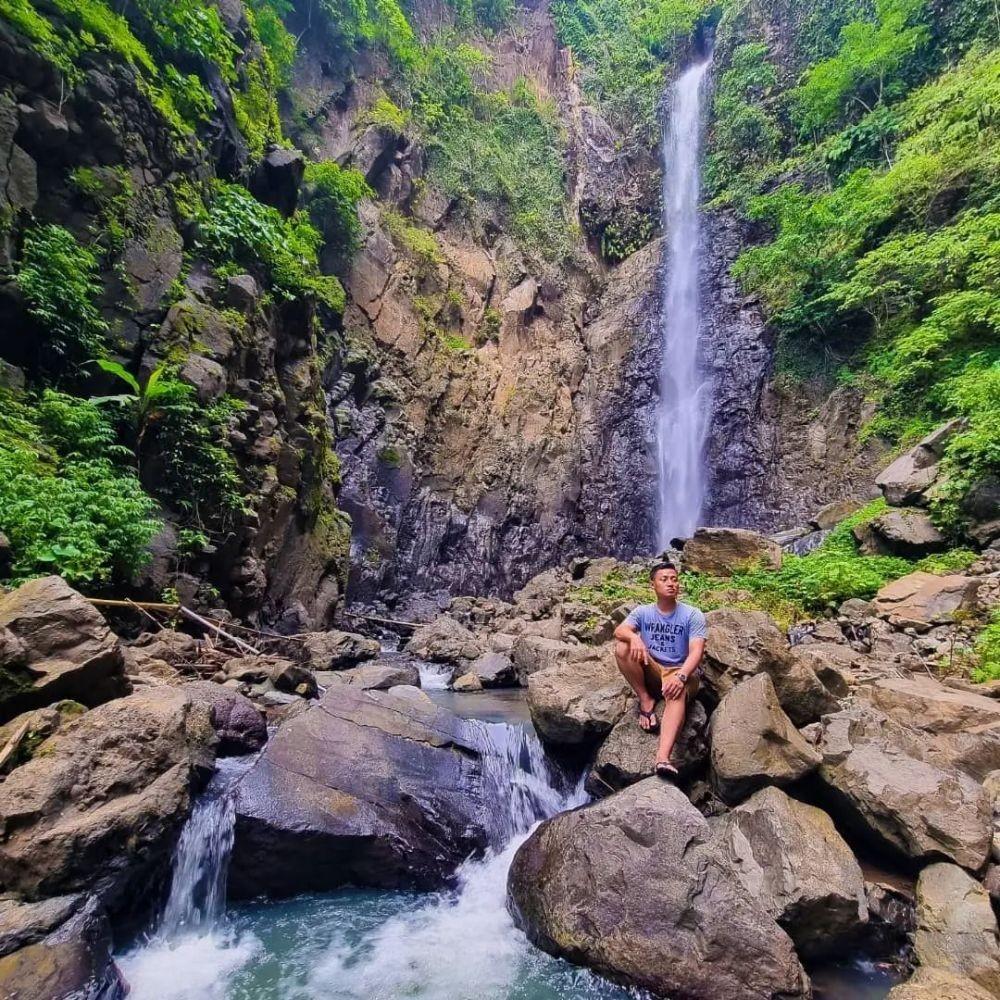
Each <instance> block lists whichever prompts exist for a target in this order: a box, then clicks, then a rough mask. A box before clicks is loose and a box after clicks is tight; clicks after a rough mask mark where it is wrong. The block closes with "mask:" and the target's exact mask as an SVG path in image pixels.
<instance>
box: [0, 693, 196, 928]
mask: <svg viewBox="0 0 1000 1000" xmlns="http://www.w3.org/2000/svg"><path fill="white" fill-rule="evenodd" d="M214 742H215V733H214V731H213V729H212V724H211V720H210V712H209V709H208V707H207V706H206V705H204V704H201V703H199V702H195V701H193V700H192V699H191V698H190V696H189V695H186V694H184V693H183V692H182V691H180V690H178V689H176V688H149V689H147V690H144V691H141V692H139V693H136V694H133V695H130V696H129V697H127V698H119V699H116V700H115V701H112V702H109V703H108V704H106V705H101V706H99V707H97V708H94V709H91V710H90V711H89V712H87V713H86V714H84V715H82V716H80V718H79V719H77V720H76V721H75V722H74V723H72V724H71V725H69V726H67V727H66V728H65V729H64V730H62V731H60V732H58V733H56V735H55V736H52V737H50V739H49V740H48V741H46V742H45V743H43V744H42V746H41V747H40V748H39V750H38V752H37V753H36V755H35V756H34V757H33V758H32V759H31V760H30V761H28V762H27V763H26V764H23V765H22V766H21V767H19V768H17V769H16V770H15V771H13V772H12V773H11V774H10V775H9V776H8V777H7V779H6V780H5V781H4V782H3V784H2V785H0V888H2V889H4V890H8V891H11V890H12V891H15V892H20V893H24V894H25V895H27V896H28V897H31V898H37V897H41V896H48V895H56V894H59V893H67V892H77V891H80V890H84V889H85V890H87V891H89V892H92V893H95V894H97V895H99V896H101V897H102V898H103V899H104V900H105V901H106V903H107V905H108V906H109V908H112V909H118V908H120V907H121V906H123V905H127V904H129V903H135V902H138V897H139V896H140V895H141V894H140V893H138V892H137V890H138V887H140V886H142V885H143V884H144V880H145V879H148V878H150V876H151V874H152V873H154V872H156V871H162V870H163V868H164V866H166V865H167V864H169V861H170V850H171V848H172V845H173V841H174V838H175V837H176V835H177V832H178V831H179V829H180V827H181V825H182V824H183V822H184V820H185V818H186V816H187V811H188V808H189V805H190V791H191V787H192V784H193V783H194V782H195V781H196V780H197V779H198V777H199V776H203V775H205V774H206V773H207V771H208V769H209V768H210V767H211V765H212V761H213V750H212V747H213V745H214Z"/></svg>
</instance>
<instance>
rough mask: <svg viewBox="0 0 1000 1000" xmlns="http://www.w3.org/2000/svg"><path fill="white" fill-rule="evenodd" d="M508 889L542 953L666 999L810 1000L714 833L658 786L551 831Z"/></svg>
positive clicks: (529, 851)
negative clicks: (713, 838) (714, 840)
mask: <svg viewBox="0 0 1000 1000" xmlns="http://www.w3.org/2000/svg"><path fill="white" fill-rule="evenodd" d="M507 887H508V896H509V900H510V904H511V907H512V909H513V912H514V915H515V919H516V920H517V922H518V924H519V925H520V926H521V927H522V928H523V929H524V931H525V933H526V934H527V935H528V937H529V938H530V939H531V940H532V941H533V942H534V943H535V944H536V945H538V946H539V947H540V948H542V949H544V950H545V951H547V952H549V953H550V954H553V955H559V956H562V957H564V958H566V959H568V960H569V961H571V962H574V963H576V964H581V965H586V966H588V967H590V968H592V969H594V970H595V971H597V972H598V973H600V974H602V975H606V976H609V977H610V978H613V979H615V980H617V981H621V982H624V983H626V984H628V985H630V986H636V987H639V988H640V989H645V990H649V991H650V992H651V993H653V994H655V995H657V996H673V997H684V998H687V1000H773V998H775V997H779V996H780V997H783V998H787V1000H791V998H793V997H807V996H809V995H810V991H809V985H808V979H807V978H806V976H805V973H804V972H803V970H802V967H801V965H800V964H799V961H798V958H797V957H796V955H795V950H794V948H793V946H792V942H791V940H790V939H789V938H788V936H787V935H786V934H785V932H784V931H782V930H781V928H779V927H778V925H777V924H776V923H775V922H774V920H773V919H772V918H771V916H770V914H769V913H768V912H767V909H766V908H765V906H764V905H762V904H761V902H760V901H758V900H757V899H755V898H754V897H753V895H751V893H749V892H748V891H747V890H746V889H745V888H744V886H743V885H742V884H741V883H740V882H739V880H738V879H737V878H736V877H735V876H734V875H733V873H732V872H731V870H730V869H729V867H728V866H727V865H726V864H725V863H724V862H723V860H722V859H721V857H720V855H719V853H718V851H717V849H716V847H715V846H714V845H713V844H712V843H711V830H710V827H709V825H708V821H707V820H706V819H705V818H704V817H703V816H702V815H701V814H700V813H699V812H698V810H697V809H695V808H694V806H693V805H691V803H690V802H689V801H688V800H687V798H686V797H685V796H684V794H683V792H681V791H680V790H679V789H678V788H676V787H674V786H673V785H670V784H668V783H666V782H663V781H661V780H660V779H658V778H647V779H646V780H645V781H641V782H639V783H638V784H636V785H632V786H631V787H630V788H627V789H625V790H624V791H621V792H618V793H617V794H616V795H612V796H610V797H609V798H606V799H602V800H601V801H600V802H598V803H597V804H596V805H592V806H589V807H587V808H585V809H579V810H576V811H574V812H567V813H562V814H560V815H558V816H556V817H555V818H553V819H550V820H547V821H546V822H545V823H543V824H542V825H541V826H540V827H539V828H538V829H537V830H536V831H535V832H534V833H533V834H532V835H531V836H530V837H529V838H528V839H527V840H526V841H525V843H524V844H522V845H521V847H520V848H519V849H518V852H517V854H516V855H515V856H514V861H513V863H512V865H511V868H510V873H509V876H508V882H507Z"/></svg>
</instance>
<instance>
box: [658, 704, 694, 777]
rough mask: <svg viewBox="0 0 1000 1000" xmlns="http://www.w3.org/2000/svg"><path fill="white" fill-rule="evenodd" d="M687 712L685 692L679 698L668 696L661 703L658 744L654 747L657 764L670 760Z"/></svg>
mask: <svg viewBox="0 0 1000 1000" xmlns="http://www.w3.org/2000/svg"><path fill="white" fill-rule="evenodd" d="M686 714H687V692H685V693H684V694H682V695H681V696H680V697H679V698H669V699H667V700H666V701H665V702H664V703H663V718H662V720H661V721H660V745H659V746H658V747H657V748H656V762H657V764H660V763H663V762H667V761H669V760H670V754H671V751H672V750H673V749H674V743H676V742H677V734H678V733H679V732H680V731H681V728H682V727H683V725H684V717H685V715H686Z"/></svg>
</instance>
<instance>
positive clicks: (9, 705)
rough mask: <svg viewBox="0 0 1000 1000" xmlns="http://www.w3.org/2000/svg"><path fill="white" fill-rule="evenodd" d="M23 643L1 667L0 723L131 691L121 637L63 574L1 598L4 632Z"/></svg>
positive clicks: (0, 618) (0, 617) (95, 702)
mask: <svg viewBox="0 0 1000 1000" xmlns="http://www.w3.org/2000/svg"><path fill="white" fill-rule="evenodd" d="M2 629H6V630H7V632H8V633H9V634H10V635H13V636H14V637H15V638H16V639H17V640H18V643H19V647H18V655H17V657H16V659H15V660H14V661H13V662H10V663H8V664H3V665H0V684H2V686H0V722H5V721H6V720H7V719H10V718H12V717H13V716H15V715H17V714H19V713H20V712H25V711H28V710H29V709H32V708H41V707H43V706H45V705H50V704H52V702H54V701H59V700H60V699H63V698H69V699H72V700H73V701H79V702H81V703H83V704H84V705H87V706H89V707H93V706H94V705H100V704H102V703H103V702H105V701H109V700H110V699H112V698H117V697H119V696H121V695H124V694H128V691H129V686H128V681H127V680H126V678H125V673H124V669H123V660H122V653H121V649H120V648H119V646H118V641H117V639H116V638H115V637H114V635H113V634H112V632H111V629H109V628H108V625H107V622H105V620H104V619H103V618H102V617H101V615H100V613H99V612H98V611H97V610H96V609H95V608H94V606H93V605H92V604H90V603H89V602H88V601H87V600H85V599H84V598H83V597H81V596H80V595H79V594H78V593H77V592H76V591H75V590H73V589H72V587H70V586H69V585H68V584H67V583H66V582H65V581H64V580H63V579H62V578H61V577H58V576H46V577H43V578H41V579H39V580H29V581H28V582H27V583H24V584H22V585H21V586H20V587H18V588H17V590H14V591H11V592H10V593H9V594H5V595H4V596H2V597H0V630H2Z"/></svg>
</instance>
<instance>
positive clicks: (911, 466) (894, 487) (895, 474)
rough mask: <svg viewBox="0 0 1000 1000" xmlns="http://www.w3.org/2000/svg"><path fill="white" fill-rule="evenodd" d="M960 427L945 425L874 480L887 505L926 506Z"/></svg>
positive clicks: (949, 423) (950, 422)
mask: <svg viewBox="0 0 1000 1000" xmlns="http://www.w3.org/2000/svg"><path fill="white" fill-rule="evenodd" d="M960 427H961V421H959V420H949V421H948V423H946V424H942V425H941V426H940V427H938V428H936V429H935V430H933V431H931V433H930V434H928V435H927V437H925V438H924V439H923V440H922V441H920V443H919V444H917V445H915V446H914V447H913V448H911V449H910V450H909V451H908V452H905V453H904V454H902V455H900V456H899V458H897V459H896V460H895V461H894V462H893V463H892V464H891V465H889V466H888V467H887V468H885V469H883V470H882V471H881V472H880V473H879V474H878V476H876V477H875V485H876V486H877V487H878V488H879V489H880V490H881V491H882V495H883V496H884V497H885V499H886V503H889V504H892V506H894V507H905V506H906V505H907V504H918V505H923V504H924V503H925V502H926V498H925V493H926V491H927V489H928V487H930V486H931V484H932V483H933V482H934V481H935V480H936V479H937V476H938V462H939V461H940V460H941V456H942V455H943V454H944V449H945V446H946V445H947V443H948V440H949V438H950V437H951V436H952V435H953V434H954V433H955V432H956V431H957V430H958V429H959V428H960Z"/></svg>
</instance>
